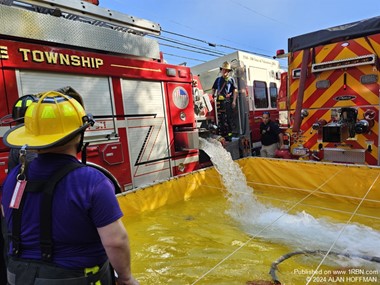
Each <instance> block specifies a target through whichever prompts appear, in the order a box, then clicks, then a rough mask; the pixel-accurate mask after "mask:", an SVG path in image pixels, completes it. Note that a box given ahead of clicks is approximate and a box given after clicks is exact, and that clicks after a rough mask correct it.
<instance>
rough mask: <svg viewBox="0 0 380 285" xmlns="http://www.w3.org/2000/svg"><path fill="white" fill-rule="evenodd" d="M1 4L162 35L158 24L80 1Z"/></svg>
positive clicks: (24, 0)
mask: <svg viewBox="0 0 380 285" xmlns="http://www.w3.org/2000/svg"><path fill="white" fill-rule="evenodd" d="M0 4H1V5H7V6H15V7H18V8H22V9H27V10H31V11H36V12H39V13H43V14H51V15H53V16H56V17H64V18H66V19H69V20H74V21H81V22H85V23H88V24H91V25H95V26H101V27H107V28H110V29H113V30H116V31H122V32H127V33H133V34H138V35H157V36H158V35H160V33H161V26H160V25H159V24H157V23H154V22H151V21H148V20H145V19H140V18H136V17H133V16H129V15H126V14H123V13H120V12H117V11H114V10H110V9H106V8H102V7H99V6H96V5H94V4H91V3H89V2H85V1H80V0H16V1H15V0H0Z"/></svg>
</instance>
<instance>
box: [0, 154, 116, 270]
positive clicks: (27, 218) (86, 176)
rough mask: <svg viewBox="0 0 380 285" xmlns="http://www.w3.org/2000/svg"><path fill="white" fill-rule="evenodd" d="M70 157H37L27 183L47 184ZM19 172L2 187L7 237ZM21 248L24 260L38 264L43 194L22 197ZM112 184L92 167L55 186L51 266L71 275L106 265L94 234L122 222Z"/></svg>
mask: <svg viewBox="0 0 380 285" xmlns="http://www.w3.org/2000/svg"><path fill="white" fill-rule="evenodd" d="M71 161H73V162H75V161H77V159H76V158H75V157H73V156H69V155H62V154H41V155H39V156H38V157H37V158H36V159H34V160H33V161H32V162H31V163H30V164H29V166H28V172H27V174H28V176H27V180H29V181H35V180H47V179H49V177H52V175H53V174H54V173H55V172H56V171H58V169H61V168H62V167H63V166H64V165H66V164H67V163H70V162H71ZM19 168H20V167H19V166H18V167H16V168H14V169H13V170H12V171H11V172H10V173H9V174H8V176H7V178H6V180H5V182H4V184H3V197H2V205H3V208H4V211H5V218H6V224H7V227H8V231H10V229H12V217H11V212H12V209H11V208H9V203H10V200H11V197H12V194H13V189H14V188H15V185H16V176H17V174H18V171H19ZM24 195H26V197H25V198H26V200H25V205H24V208H23V213H22V228H21V244H22V255H21V257H22V258H26V259H37V260H40V259H41V250H40V228H39V225H40V205H41V198H42V193H24ZM122 215H123V214H122V212H121V209H120V207H119V204H118V202H117V199H116V197H115V192H114V186H113V184H112V182H111V181H110V180H109V179H108V178H107V177H106V176H105V175H103V173H101V172H100V171H98V170H96V169H95V168H92V167H89V166H87V167H81V168H77V169H75V170H73V171H71V172H70V173H69V174H67V175H66V176H65V177H64V178H63V179H62V180H61V181H60V182H59V183H58V184H57V186H56V189H55V192H54V197H53V204H52V232H53V233H52V239H53V246H54V247H53V263H55V264H57V265H59V266H62V267H66V268H72V269H78V268H86V267H93V266H95V265H99V264H102V263H103V262H105V261H106V260H107V256H106V253H105V250H104V248H103V246H102V243H101V240H100V237H99V234H98V232H97V228H99V227H104V226H106V225H109V224H111V223H113V222H114V221H116V220H118V219H119V218H120V217H122Z"/></svg>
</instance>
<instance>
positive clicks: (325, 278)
mask: <svg viewBox="0 0 380 285" xmlns="http://www.w3.org/2000/svg"><path fill="white" fill-rule="evenodd" d="M293 274H295V275H303V276H305V284H306V283H307V284H315V283H323V284H337V283H341V284H349V283H352V284H380V278H379V274H380V271H379V270H378V269H362V268H349V269H332V270H330V269H325V270H322V269H320V270H317V271H315V270H307V269H294V270H293Z"/></svg>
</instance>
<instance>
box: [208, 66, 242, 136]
mask: <svg viewBox="0 0 380 285" xmlns="http://www.w3.org/2000/svg"><path fill="white" fill-rule="evenodd" d="M231 70H232V69H231V65H230V63H229V62H227V61H225V62H224V63H223V64H222V66H221V67H220V72H221V76H220V77H218V78H216V79H215V82H214V84H213V86H212V94H213V95H214V96H215V97H216V102H217V110H218V121H219V122H218V129H219V134H220V135H221V136H223V137H225V138H226V139H227V140H230V139H231V137H232V130H233V128H234V126H233V109H234V108H236V99H237V96H238V92H237V87H236V83H235V80H234V78H233V77H231V76H230V73H231ZM215 91H216V93H215Z"/></svg>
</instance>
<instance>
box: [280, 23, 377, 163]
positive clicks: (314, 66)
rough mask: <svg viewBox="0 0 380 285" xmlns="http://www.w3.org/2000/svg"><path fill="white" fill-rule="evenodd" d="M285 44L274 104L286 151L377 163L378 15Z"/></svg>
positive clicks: (301, 155) (309, 156) (306, 156)
mask: <svg viewBox="0 0 380 285" xmlns="http://www.w3.org/2000/svg"><path fill="white" fill-rule="evenodd" d="M288 44H289V46H288V50H289V52H288V54H287V55H286V56H287V57H288V68H289V70H288V72H287V74H285V73H284V74H283V76H282V81H281V88H280V92H279V104H278V106H279V110H280V112H279V115H280V119H279V120H280V123H281V125H282V127H283V128H284V129H285V133H286V134H287V135H286V137H287V138H288V142H289V150H290V153H291V155H292V156H293V157H294V158H301V159H314V160H324V161H331V162H339V163H358V164H369V165H379V124H378V122H379V89H380V86H379V55H380V17H375V18H370V19H366V20H362V21H358V22H353V23H349V24H346V25H341V26H338V27H333V28H329V29H323V30H319V31H315V32H312V33H308V34H304V35H300V36H297V37H293V38H290V39H289V41H288Z"/></svg>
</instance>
